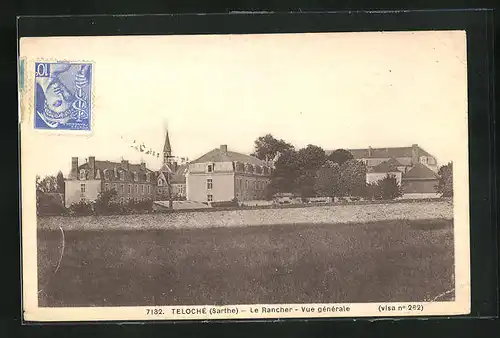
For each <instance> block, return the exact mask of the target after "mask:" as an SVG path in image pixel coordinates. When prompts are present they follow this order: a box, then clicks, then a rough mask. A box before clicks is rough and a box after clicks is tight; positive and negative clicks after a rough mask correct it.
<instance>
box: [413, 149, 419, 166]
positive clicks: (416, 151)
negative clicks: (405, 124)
mask: <svg viewBox="0 0 500 338" xmlns="http://www.w3.org/2000/svg"><path fill="white" fill-rule="evenodd" d="M418 158H419V154H418V144H412V146H411V165H412V166H414V165H415V164H417V163H418Z"/></svg>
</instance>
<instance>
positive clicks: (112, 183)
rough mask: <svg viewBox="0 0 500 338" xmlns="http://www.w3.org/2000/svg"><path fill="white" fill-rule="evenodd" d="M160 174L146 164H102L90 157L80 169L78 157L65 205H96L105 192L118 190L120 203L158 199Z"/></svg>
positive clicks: (66, 190) (69, 179) (72, 171)
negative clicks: (158, 177) (156, 188)
mask: <svg viewBox="0 0 500 338" xmlns="http://www.w3.org/2000/svg"><path fill="white" fill-rule="evenodd" d="M155 179H156V174H155V172H153V171H152V170H150V169H148V168H146V164H145V163H144V162H142V163H140V164H131V163H129V161H126V160H122V161H121V162H111V161H99V160H96V159H95V157H94V156H89V157H88V159H87V160H86V161H85V163H83V164H81V165H79V163H78V157H73V158H72V159H71V173H70V175H69V177H68V178H67V179H66V181H65V191H64V196H65V197H64V204H65V206H66V207H69V206H70V205H71V204H72V203H78V202H80V201H82V200H87V201H95V200H96V199H97V196H98V195H99V193H100V192H101V191H104V190H111V189H114V190H115V191H116V192H117V195H118V196H117V197H118V199H119V201H121V202H126V201H128V200H131V199H132V200H145V199H154V198H155V187H156V184H155Z"/></svg>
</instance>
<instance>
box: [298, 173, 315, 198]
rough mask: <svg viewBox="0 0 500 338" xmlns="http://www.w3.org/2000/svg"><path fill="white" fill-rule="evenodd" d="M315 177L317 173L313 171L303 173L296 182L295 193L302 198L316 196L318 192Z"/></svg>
mask: <svg viewBox="0 0 500 338" xmlns="http://www.w3.org/2000/svg"><path fill="white" fill-rule="evenodd" d="M315 176H316V175H315V172H314V171H312V170H309V171H305V172H303V173H301V174H300V175H299V177H297V179H296V180H295V189H294V191H295V193H297V194H298V195H300V197H302V198H306V197H314V196H316V191H315V190H314V185H315V181H316V177H315Z"/></svg>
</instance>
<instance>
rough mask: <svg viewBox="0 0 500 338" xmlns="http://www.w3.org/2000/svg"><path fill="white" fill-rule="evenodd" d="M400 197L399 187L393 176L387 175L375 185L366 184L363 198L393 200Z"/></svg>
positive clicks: (401, 193)
mask: <svg viewBox="0 0 500 338" xmlns="http://www.w3.org/2000/svg"><path fill="white" fill-rule="evenodd" d="M402 195H403V192H402V190H401V186H400V185H399V183H398V181H397V180H396V177H395V176H393V175H387V176H386V177H384V178H383V179H381V180H379V181H378V182H376V183H370V184H367V185H366V188H365V197H366V198H367V199H369V200H373V199H375V200H393V199H395V198H398V197H401V196H402Z"/></svg>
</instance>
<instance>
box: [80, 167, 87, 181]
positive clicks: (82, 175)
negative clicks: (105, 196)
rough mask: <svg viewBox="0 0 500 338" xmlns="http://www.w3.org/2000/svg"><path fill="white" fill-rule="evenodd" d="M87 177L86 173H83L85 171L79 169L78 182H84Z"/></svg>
mask: <svg viewBox="0 0 500 338" xmlns="http://www.w3.org/2000/svg"><path fill="white" fill-rule="evenodd" d="M86 178H87V177H86V173H85V169H80V180H85V179H86Z"/></svg>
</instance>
